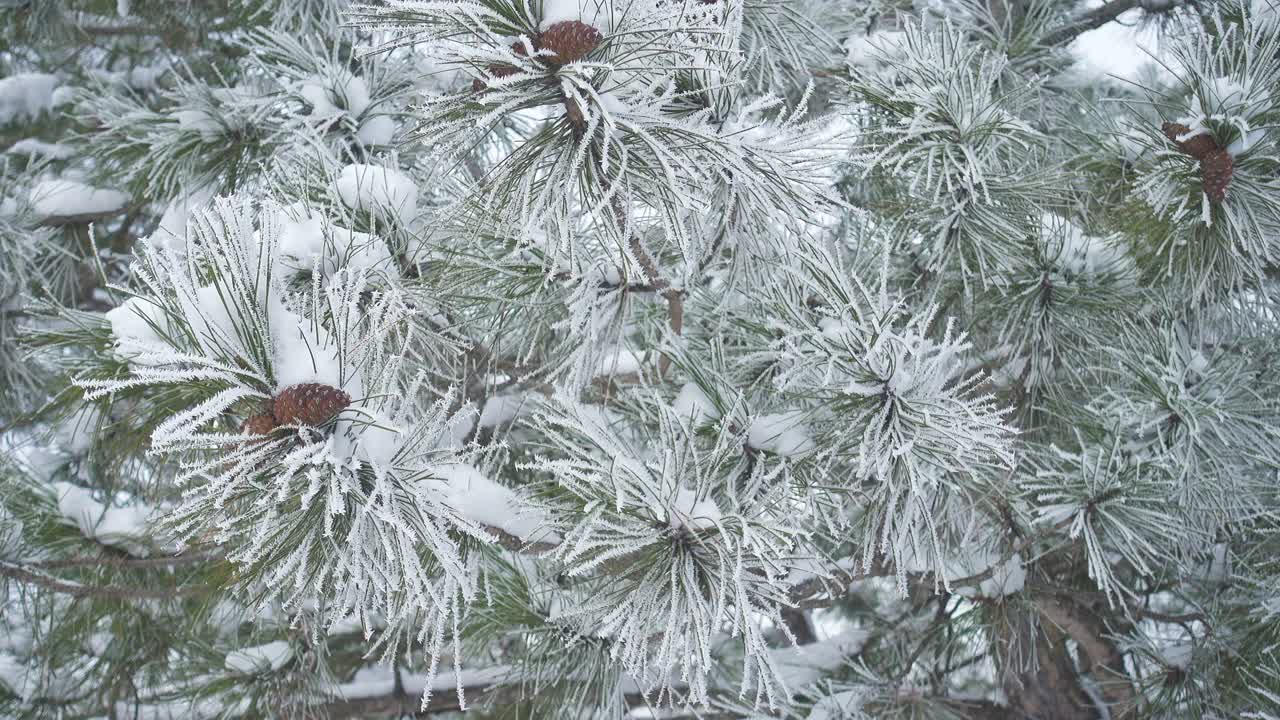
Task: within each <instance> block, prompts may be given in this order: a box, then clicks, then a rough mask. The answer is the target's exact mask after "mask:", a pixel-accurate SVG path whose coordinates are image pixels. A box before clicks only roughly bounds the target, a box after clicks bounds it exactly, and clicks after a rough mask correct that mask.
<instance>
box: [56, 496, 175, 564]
mask: <svg viewBox="0 0 1280 720" xmlns="http://www.w3.org/2000/svg"><path fill="white" fill-rule="evenodd" d="M53 491H54V494H55V495H56V496H57V498H58V513H59V514H61V515H62V517H63V518H64V519H65V520H66V521H67V522H68V524H71V525H74V526H75V527H77V528H79V529H80V533H81V534H82V535H84V536H85V537H86V538H88V539H90V540H95V541H97V542H100V543H102V544H103V545H110V546H112V547H118V548H121V549H122V550H125V551H126V552H129V553H130V554H133V555H137V556H139V557H145V556H146V554H147V553H146V546H145V544H144V543H143V542H142V538H144V537H145V536H146V534H147V521H148V518H150V517H151V512H152V511H151V508H149V507H145V506H141V505H137V506H132V507H126V508H115V507H107V506H106V505H104V504H103V503H100V502H98V501H97V500H94V499H93V493H91V492H90V491H89V490H86V489H85V488H82V487H78V486H76V485H72V484H71V483H67V482H62V481H58V482H55V483H53Z"/></svg>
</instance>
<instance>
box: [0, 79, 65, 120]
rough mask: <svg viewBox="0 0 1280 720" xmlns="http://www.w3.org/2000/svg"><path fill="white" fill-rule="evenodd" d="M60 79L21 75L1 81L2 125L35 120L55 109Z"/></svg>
mask: <svg viewBox="0 0 1280 720" xmlns="http://www.w3.org/2000/svg"><path fill="white" fill-rule="evenodd" d="M57 87H58V78H57V76H55V75H49V74H46V73H20V74H18V75H11V76H9V77H7V78H3V79H0V125H7V124H9V123H11V122H14V121H18V122H21V121H26V120H35V119H36V118H38V117H40V116H41V115H42V114H44V113H46V112H48V111H49V110H50V109H51V108H52V107H53V91H54V89H56V88H57Z"/></svg>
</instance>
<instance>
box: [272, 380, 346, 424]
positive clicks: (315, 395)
mask: <svg viewBox="0 0 1280 720" xmlns="http://www.w3.org/2000/svg"><path fill="white" fill-rule="evenodd" d="M350 404H351V396H350V395H348V394H346V393H345V392H343V391H342V390H339V389H338V388H335V387H330V386H328V385H322V384H320V383H302V384H301V385H290V386H289V387H287V388H285V389H283V390H281V391H280V392H279V393H277V394H276V397H275V402H274V407H273V410H274V413H275V418H276V421H278V422H279V423H280V424H281V425H309V426H311V427H316V426H319V425H323V424H325V423H326V422H328V421H330V420H332V419H333V417H334V416H335V415H337V414H338V413H340V412H342V410H343V408H345V407H346V406H348V405H350Z"/></svg>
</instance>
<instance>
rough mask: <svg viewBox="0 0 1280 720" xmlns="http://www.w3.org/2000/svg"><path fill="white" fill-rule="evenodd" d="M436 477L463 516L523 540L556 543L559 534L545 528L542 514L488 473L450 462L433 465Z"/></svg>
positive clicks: (448, 501) (448, 500)
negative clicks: (486, 474) (526, 504)
mask: <svg viewBox="0 0 1280 720" xmlns="http://www.w3.org/2000/svg"><path fill="white" fill-rule="evenodd" d="M432 475H433V480H431V481H429V482H434V483H441V482H442V483H443V488H442V490H443V492H444V496H445V503H446V504H448V505H449V506H450V507H452V508H453V509H454V510H456V511H457V512H458V514H459V515H461V516H462V517H464V518H466V519H468V520H471V521H472V522H475V523H477V524H479V525H483V526H487V527H491V528H497V529H499V530H501V531H503V532H505V533H507V534H508V535H511V536H513V537H517V538H520V539H521V540H533V539H537V540H543V541H547V542H556V541H558V540H559V536H557V535H555V534H554V533H551V532H549V531H545V530H543V531H541V532H539V530H540V528H541V527H542V526H543V524H544V522H545V520H544V518H543V517H542V514H541V513H539V512H536V511H533V510H530V509H529V508H527V507H522V502H521V500H520V499H519V497H518V496H516V494H515V493H513V492H512V491H511V490H508V489H507V488H505V487H503V486H502V485H499V484H498V483H496V482H494V481H492V480H490V479H489V478H487V477H485V476H484V473H481V472H480V471H479V470H477V469H476V468H474V467H472V466H471V465H467V464H465V463H446V464H440V465H436V466H434V467H433V468H432Z"/></svg>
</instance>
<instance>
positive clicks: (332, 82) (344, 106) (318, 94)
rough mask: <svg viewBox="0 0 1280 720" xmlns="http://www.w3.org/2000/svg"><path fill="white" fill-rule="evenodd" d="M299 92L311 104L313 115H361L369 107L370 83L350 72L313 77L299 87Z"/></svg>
mask: <svg viewBox="0 0 1280 720" xmlns="http://www.w3.org/2000/svg"><path fill="white" fill-rule="evenodd" d="M298 94H299V95H301V96H302V97H303V99H305V100H306V101H307V102H308V103H310V104H311V114H312V115H321V116H323V115H340V114H342V113H350V114H351V115H360V114H361V113H363V112H364V111H365V110H366V109H368V107H369V102H370V98H369V85H368V83H366V82H365V81H364V78H362V77H359V76H357V75H354V74H352V73H350V72H344V73H342V74H341V76H339V77H334V78H322V77H319V76H317V77H313V78H311V79H310V80H307V81H305V82H303V83H302V84H301V85H299V87H298Z"/></svg>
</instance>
